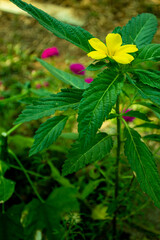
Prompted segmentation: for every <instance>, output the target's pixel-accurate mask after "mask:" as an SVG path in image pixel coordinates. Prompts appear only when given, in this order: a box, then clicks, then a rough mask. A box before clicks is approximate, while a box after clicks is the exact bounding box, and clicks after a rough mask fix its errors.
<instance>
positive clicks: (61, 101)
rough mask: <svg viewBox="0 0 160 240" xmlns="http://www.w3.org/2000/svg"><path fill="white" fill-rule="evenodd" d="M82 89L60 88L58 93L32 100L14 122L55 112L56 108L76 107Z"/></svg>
mask: <svg viewBox="0 0 160 240" xmlns="http://www.w3.org/2000/svg"><path fill="white" fill-rule="evenodd" d="M82 93H83V91H81V90H78V89H62V90H61V92H59V93H58V94H53V95H52V96H50V97H47V98H41V99H39V100H37V101H34V102H33V104H32V105H29V106H27V107H26V109H25V110H23V112H22V113H21V114H20V115H19V117H18V118H17V120H16V121H15V123H14V124H18V123H24V122H28V121H31V120H37V119H39V118H42V117H47V116H50V115H52V114H54V113H55V111H56V110H61V111H64V110H67V109H68V108H72V109H77V108H78V105H79V102H80V100H81V98H82Z"/></svg>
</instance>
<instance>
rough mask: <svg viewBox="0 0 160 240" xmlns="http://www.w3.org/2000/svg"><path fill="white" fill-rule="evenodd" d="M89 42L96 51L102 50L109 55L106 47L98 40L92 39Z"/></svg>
mask: <svg viewBox="0 0 160 240" xmlns="http://www.w3.org/2000/svg"><path fill="white" fill-rule="evenodd" d="M88 42H89V44H90V45H91V46H92V47H93V48H94V49H95V50H102V51H104V52H106V53H107V47H106V45H105V44H104V43H103V42H102V41H100V40H99V39H98V38H91V39H90V40H88Z"/></svg>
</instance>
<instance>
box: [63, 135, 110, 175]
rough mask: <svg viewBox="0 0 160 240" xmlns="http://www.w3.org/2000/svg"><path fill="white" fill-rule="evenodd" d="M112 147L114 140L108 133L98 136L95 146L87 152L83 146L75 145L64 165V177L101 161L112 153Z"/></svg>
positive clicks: (90, 147)
mask: <svg viewBox="0 0 160 240" xmlns="http://www.w3.org/2000/svg"><path fill="white" fill-rule="evenodd" d="M112 146H113V141H112V138H111V137H110V136H109V135H107V134H106V133H99V134H97V135H96V137H95V138H94V141H93V144H90V145H89V146H88V147H87V148H86V149H85V150H82V149H81V144H79V143H75V144H74V145H73V146H72V148H71V149H70V152H69V154H68V158H67V160H66V161H65V163H64V165H63V175H67V174H70V173H73V172H77V171H78V170H79V169H81V168H83V167H84V166H86V165H87V164H90V163H93V162H95V161H99V160H101V159H102V158H103V157H105V155H106V154H107V153H109V152H110V150H111V148H112Z"/></svg>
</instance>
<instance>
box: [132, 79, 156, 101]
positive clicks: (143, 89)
mask: <svg viewBox="0 0 160 240" xmlns="http://www.w3.org/2000/svg"><path fill="white" fill-rule="evenodd" d="M136 88H137V89H138V91H139V92H140V94H141V96H142V97H143V98H148V99H150V100H151V101H152V102H154V103H156V104H157V105H160V101H159V99H160V91H159V89H157V88H153V87H149V86H146V85H144V84H142V83H136Z"/></svg>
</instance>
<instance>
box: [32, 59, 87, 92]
mask: <svg viewBox="0 0 160 240" xmlns="http://www.w3.org/2000/svg"><path fill="white" fill-rule="evenodd" d="M37 60H38V61H39V62H40V63H41V64H42V66H43V67H45V68H46V69H47V70H48V71H49V72H50V73H51V74H52V75H53V76H55V77H56V78H58V79H59V80H61V81H62V82H64V83H66V84H69V85H71V86H73V87H74V88H78V89H85V88H87V87H88V84H87V83H86V82H85V81H84V79H82V78H79V77H76V76H74V75H73V74H70V73H66V72H64V71H62V70H59V69H58V68H55V67H54V66H52V65H51V64H49V63H47V62H45V61H43V60H41V59H37Z"/></svg>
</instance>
